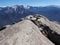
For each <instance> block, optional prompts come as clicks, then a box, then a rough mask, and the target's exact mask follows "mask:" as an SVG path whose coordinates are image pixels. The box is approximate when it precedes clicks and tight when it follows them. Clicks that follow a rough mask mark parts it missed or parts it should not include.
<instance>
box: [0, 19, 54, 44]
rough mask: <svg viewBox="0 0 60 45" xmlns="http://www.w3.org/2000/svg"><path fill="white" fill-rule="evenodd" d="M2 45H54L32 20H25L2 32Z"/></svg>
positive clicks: (0, 38) (0, 36)
mask: <svg viewBox="0 0 60 45" xmlns="http://www.w3.org/2000/svg"><path fill="white" fill-rule="evenodd" d="M0 45H54V44H53V43H52V42H51V41H50V40H49V39H48V38H46V37H45V36H44V35H43V34H42V33H41V32H40V30H39V28H38V27H37V26H36V25H35V24H34V23H33V22H32V21H30V20H23V21H21V22H19V23H16V24H14V25H11V26H8V27H7V28H6V29H4V30H2V31H0Z"/></svg>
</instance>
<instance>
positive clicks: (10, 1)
mask: <svg viewBox="0 0 60 45" xmlns="http://www.w3.org/2000/svg"><path fill="white" fill-rule="evenodd" d="M12 5H30V6H47V5H58V6H60V0H0V6H12Z"/></svg>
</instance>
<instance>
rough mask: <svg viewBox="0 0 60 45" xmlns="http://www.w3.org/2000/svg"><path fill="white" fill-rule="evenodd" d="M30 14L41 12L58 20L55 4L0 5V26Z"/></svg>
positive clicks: (57, 9)
mask: <svg viewBox="0 0 60 45" xmlns="http://www.w3.org/2000/svg"><path fill="white" fill-rule="evenodd" d="M31 14H41V15H44V16H46V17H47V18H48V19H49V20H53V21H58V22H60V8H58V7H57V6H46V7H32V6H23V5H14V6H11V7H9V6H7V7H0V27H2V25H3V26H4V25H10V24H12V23H16V22H19V20H20V18H22V17H25V16H27V15H31Z"/></svg>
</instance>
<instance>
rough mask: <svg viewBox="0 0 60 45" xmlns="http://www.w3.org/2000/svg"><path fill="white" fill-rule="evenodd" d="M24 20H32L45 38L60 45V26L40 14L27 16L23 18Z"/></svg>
mask: <svg viewBox="0 0 60 45" xmlns="http://www.w3.org/2000/svg"><path fill="white" fill-rule="evenodd" d="M22 20H31V21H32V22H33V23H34V24H35V25H36V26H37V27H38V28H39V29H40V31H41V32H42V34H43V35H44V36H46V37H47V38H48V39H50V40H51V41H52V42H53V43H55V44H56V45H60V24H58V23H56V22H52V21H49V20H48V19H47V18H46V17H44V16H42V15H39V14H36V15H34V16H32V15H30V16H27V17H26V18H22Z"/></svg>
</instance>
